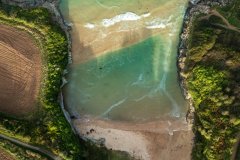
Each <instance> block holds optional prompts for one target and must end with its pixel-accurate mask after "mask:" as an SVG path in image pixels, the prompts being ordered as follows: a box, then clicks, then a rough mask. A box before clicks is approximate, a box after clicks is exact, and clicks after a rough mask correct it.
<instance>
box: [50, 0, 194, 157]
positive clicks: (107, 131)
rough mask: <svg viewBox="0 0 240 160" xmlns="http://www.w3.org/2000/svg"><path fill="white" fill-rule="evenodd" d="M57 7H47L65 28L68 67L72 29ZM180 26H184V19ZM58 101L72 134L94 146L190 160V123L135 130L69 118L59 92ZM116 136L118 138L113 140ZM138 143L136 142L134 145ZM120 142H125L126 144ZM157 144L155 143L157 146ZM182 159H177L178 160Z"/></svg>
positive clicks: (154, 124) (158, 123)
mask: <svg viewBox="0 0 240 160" xmlns="http://www.w3.org/2000/svg"><path fill="white" fill-rule="evenodd" d="M57 1H58V0H57ZM58 4H59V3H58V2H56V3H55V6H53V7H54V8H55V9H53V10H51V8H50V11H54V12H53V13H54V14H55V15H60V17H59V18H60V24H61V26H62V25H63V26H64V27H62V28H63V29H64V31H65V32H66V35H67V36H68V41H69V64H71V63H72V56H71V52H72V40H71V34H70V32H69V31H70V29H71V26H70V25H67V24H66V23H64V22H65V21H64V18H63V17H62V15H61V12H60V11H59V9H58ZM48 9H49V8H48ZM56 12H57V13H56ZM184 19H185V16H184ZM58 23H59V21H58ZM183 23H185V20H184V22H183ZM65 74H67V70H66V72H65V73H64V75H65ZM64 75H63V76H64ZM63 79H64V80H63V84H62V86H61V88H63V87H64V85H65V84H66V83H67V82H66V80H65V78H64V77H63ZM179 82H180V81H179ZM59 100H60V104H61V108H62V111H63V113H64V115H65V118H66V119H67V120H68V122H69V124H70V125H71V127H72V130H73V132H74V133H75V134H76V135H77V136H79V137H80V138H81V139H83V140H85V141H91V142H94V143H95V144H96V145H98V146H105V147H106V148H108V149H110V150H116V151H122V152H126V153H128V154H130V156H132V157H134V158H137V159H144V160H148V159H149V160H159V157H160V158H163V159H169V160H171V159H172V160H174V159H177V158H178V159H179V157H181V158H182V160H187V159H189V160H190V159H191V150H192V142H193V141H192V137H193V133H192V125H191V124H190V123H185V122H186V121H185V119H184V118H183V119H182V120H180V121H153V122H147V123H142V124H137V125H138V127H137V128H135V127H133V126H135V125H136V124H131V123H128V122H113V121H105V120H98V119H91V118H90V119H80V118H77V117H76V116H75V115H71V112H69V111H68V110H67V108H66V107H65V106H64V98H63V96H62V90H61V92H60V99H59ZM186 119H187V117H186ZM187 122H188V121H187ZM181 123H182V124H181ZM179 124H180V126H182V128H181V127H180V129H179V130H176V129H175V130H174V129H173V130H172V129H171V127H172V126H175V127H176V128H177V127H179ZM149 125H150V126H149ZM116 126H117V127H116ZM149 127H150V128H151V129H153V128H158V130H157V131H156V130H155V129H153V130H151V131H149ZM92 129H94V131H95V134H94V133H92V134H87V133H88V131H89V132H91V131H92ZM96 131H98V132H96ZM84 132H85V134H84ZM115 135H119V136H118V137H116V136H115ZM116 140H117V141H116ZM138 140H139V143H135V142H137V141H138ZM122 141H124V142H125V145H124V144H123V142H122ZM156 141H157V142H158V143H156ZM125 147H126V148H125ZM159 147H160V149H159ZM181 158H180V159H179V160H181Z"/></svg>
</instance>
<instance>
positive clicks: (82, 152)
mask: <svg viewBox="0 0 240 160" xmlns="http://www.w3.org/2000/svg"><path fill="white" fill-rule="evenodd" d="M51 17H52V15H51V14H50V13H49V12H48V10H47V9H44V8H33V9H22V8H19V7H15V6H9V5H5V4H3V3H1V1H0V23H1V24H6V25H10V26H13V27H16V28H18V29H21V30H24V31H26V32H28V33H29V34H30V35H32V37H33V39H34V40H35V41H36V43H37V44H38V46H39V47H40V49H41V56H42V61H43V69H42V72H43V79H42V84H41V91H40V95H39V100H38V108H39V111H38V112H37V113H34V114H33V115H31V117H30V118H29V117H27V118H21V119H19V117H9V115H4V114H0V133H2V134H5V135H8V136H10V137H14V138H17V139H20V140H21V141H23V142H26V143H30V144H32V145H36V146H40V147H42V148H45V149H48V150H50V151H52V152H53V153H55V154H57V155H59V156H60V157H61V158H63V159H69V160H74V159H92V160H101V159H103V160H107V159H115V158H116V159H118V160H121V159H122V160H126V159H130V157H128V156H127V155H125V154H116V153H115V152H112V151H108V150H106V149H105V148H99V147H96V146H95V145H94V144H92V143H90V142H83V141H82V140H81V139H79V138H78V137H77V136H76V135H74V134H73V132H72V129H71V127H70V125H69V124H68V122H67V121H66V119H65V117H64V115H63V113H62V111H61V108H60V106H59V103H58V101H57V100H58V94H59V91H60V85H61V83H62V82H61V79H62V78H61V77H62V73H63V70H64V69H65V68H66V65H67V58H68V42H67V38H66V35H65V33H64V32H63V31H62V30H61V28H60V27H59V26H58V25H57V23H56V22H54V21H53V20H52V18H51ZM80 144H81V145H80ZM9 149H10V148H9ZM11 151H12V150H11ZM15 151H18V150H13V152H15ZM22 158H24V156H23V157H22Z"/></svg>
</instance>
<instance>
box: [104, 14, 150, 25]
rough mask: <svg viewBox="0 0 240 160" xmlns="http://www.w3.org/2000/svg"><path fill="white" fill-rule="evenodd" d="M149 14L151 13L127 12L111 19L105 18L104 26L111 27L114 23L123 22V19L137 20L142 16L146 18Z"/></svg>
mask: <svg viewBox="0 0 240 160" xmlns="http://www.w3.org/2000/svg"><path fill="white" fill-rule="evenodd" d="M148 16H150V13H145V14H143V15H140V16H139V15H137V14H135V13H132V12H126V13H123V14H119V15H117V16H115V17H113V18H110V19H103V20H102V25H103V26H104V27H109V26H113V25H114V24H116V23H119V22H122V21H136V20H140V19H142V18H146V17H148Z"/></svg>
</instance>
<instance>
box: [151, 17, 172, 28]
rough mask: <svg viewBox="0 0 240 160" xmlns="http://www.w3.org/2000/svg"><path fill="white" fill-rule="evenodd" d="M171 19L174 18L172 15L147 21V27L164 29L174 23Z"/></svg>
mask: <svg viewBox="0 0 240 160" xmlns="http://www.w3.org/2000/svg"><path fill="white" fill-rule="evenodd" d="M171 20H172V16H170V17H169V18H168V19H160V18H157V19H154V20H153V21H151V22H146V25H147V27H146V28H147V29H164V28H166V27H168V26H171V25H172V22H171Z"/></svg>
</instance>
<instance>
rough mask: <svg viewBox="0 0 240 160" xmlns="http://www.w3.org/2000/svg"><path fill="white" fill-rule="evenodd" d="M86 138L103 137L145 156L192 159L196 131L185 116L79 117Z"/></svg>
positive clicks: (112, 145) (155, 159) (114, 145)
mask: <svg viewBox="0 0 240 160" xmlns="http://www.w3.org/2000/svg"><path fill="white" fill-rule="evenodd" d="M74 124H75V126H76V128H77V130H78V132H79V134H80V135H81V136H82V137H83V138H87V139H90V140H92V141H94V142H97V141H98V142H99V141H102V142H104V145H105V146H106V147H107V148H108V149H113V150H118V151H125V152H128V153H130V155H132V156H134V157H135V158H137V159H143V160H163V159H167V160H175V159H178V160H188V159H189V160H190V159H191V150H192V139H193V133H192V131H191V126H189V125H188V124H187V123H186V121H185V120H161V121H160V120H159V121H153V122H145V123H129V122H116V121H115V122H114V121H108V120H99V119H77V120H75V121H74Z"/></svg>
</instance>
